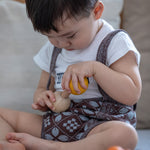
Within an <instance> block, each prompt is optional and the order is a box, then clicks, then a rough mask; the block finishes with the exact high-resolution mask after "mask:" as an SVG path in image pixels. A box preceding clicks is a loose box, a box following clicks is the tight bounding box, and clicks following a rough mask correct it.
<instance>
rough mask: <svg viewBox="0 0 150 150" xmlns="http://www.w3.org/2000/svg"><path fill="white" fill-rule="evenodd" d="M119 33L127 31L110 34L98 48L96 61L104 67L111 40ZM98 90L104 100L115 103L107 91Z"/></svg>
mask: <svg viewBox="0 0 150 150" xmlns="http://www.w3.org/2000/svg"><path fill="white" fill-rule="evenodd" d="M118 32H125V33H127V32H126V31H125V30H122V29H118V30H115V31H112V32H110V33H109V34H108V35H107V36H106V37H105V38H104V39H103V41H102V42H101V44H100V46H99V48H98V52H97V57H96V61H100V62H101V63H103V64H104V65H107V64H106V60H107V50H108V47H109V44H110V42H111V40H112V39H113V37H114V36H115V35H116V34H117V33H118ZM98 89H99V91H100V93H101V94H102V96H103V99H104V100H109V101H114V100H113V99H112V98H111V97H110V96H109V95H108V94H106V93H105V91H104V90H103V89H102V88H101V87H100V86H99V85H98ZM133 109H134V110H136V104H135V105H134V106H133Z"/></svg>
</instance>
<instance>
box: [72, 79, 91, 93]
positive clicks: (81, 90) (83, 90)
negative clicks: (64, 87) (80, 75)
mask: <svg viewBox="0 0 150 150" xmlns="http://www.w3.org/2000/svg"><path fill="white" fill-rule="evenodd" d="M84 83H85V85H86V86H87V87H88V84H89V82H88V79H87V78H86V77H85V78H84ZM69 86H70V89H71V94H74V95H81V94H83V93H84V92H85V91H86V90H87V89H84V88H83V87H81V85H80V83H79V82H78V88H79V90H80V94H78V93H77V92H76V91H75V90H74V88H73V84H72V80H71V81H70V84H69Z"/></svg>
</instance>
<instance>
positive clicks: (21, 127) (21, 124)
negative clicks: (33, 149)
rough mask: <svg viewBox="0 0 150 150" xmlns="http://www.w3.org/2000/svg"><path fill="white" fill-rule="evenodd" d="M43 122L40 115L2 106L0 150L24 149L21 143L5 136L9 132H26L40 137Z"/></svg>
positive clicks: (0, 111) (0, 114) (0, 110)
mask: <svg viewBox="0 0 150 150" xmlns="http://www.w3.org/2000/svg"><path fill="white" fill-rule="evenodd" d="M41 124H42V117H41V116H39V115H35V114H30V113H25V112H19V111H13V110H9V109H3V108H0V150H5V149H6V150H13V149H14V150H24V149H25V148H24V146H23V145H22V144H21V143H19V142H17V141H11V143H10V142H8V141H7V140H6V138H5V136H6V135H7V134H8V133H9V132H25V133H29V134H31V135H33V136H36V137H40V132H41Z"/></svg>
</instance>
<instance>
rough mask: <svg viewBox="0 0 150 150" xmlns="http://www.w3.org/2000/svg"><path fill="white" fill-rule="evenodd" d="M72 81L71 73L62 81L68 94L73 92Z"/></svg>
mask: <svg viewBox="0 0 150 150" xmlns="http://www.w3.org/2000/svg"><path fill="white" fill-rule="evenodd" d="M64 75H65V74H64ZM70 80H71V74H70V73H69V74H67V75H65V76H63V79H62V82H63V83H62V84H63V87H64V88H63V90H67V91H68V92H71V90H70V87H69V83H70Z"/></svg>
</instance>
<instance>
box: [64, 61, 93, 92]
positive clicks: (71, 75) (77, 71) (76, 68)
mask: <svg viewBox="0 0 150 150" xmlns="http://www.w3.org/2000/svg"><path fill="white" fill-rule="evenodd" d="M92 62H93V61H86V62H81V63H77V64H73V65H70V66H68V68H67V70H66V72H65V73H64V75H63V79H62V88H63V90H67V91H68V92H71V91H70V87H69V83H70V80H72V84H73V88H74V90H75V91H76V92H77V93H78V94H80V90H79V88H78V82H79V83H80V85H81V86H82V87H83V88H84V89H87V86H86V85H85V82H84V77H91V76H93V74H94V70H93V65H92V64H93V63H92Z"/></svg>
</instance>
